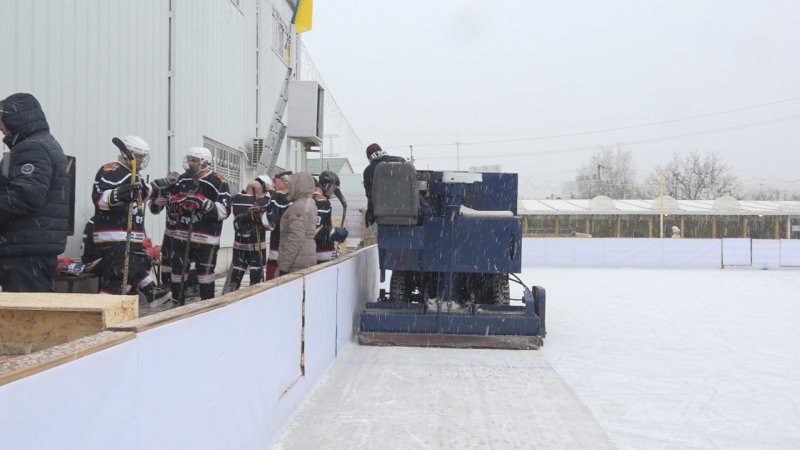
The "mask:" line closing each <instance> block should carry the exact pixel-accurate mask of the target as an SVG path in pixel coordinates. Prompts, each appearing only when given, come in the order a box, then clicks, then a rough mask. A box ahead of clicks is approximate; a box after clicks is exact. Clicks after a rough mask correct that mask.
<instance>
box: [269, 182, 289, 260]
mask: <svg viewBox="0 0 800 450" xmlns="http://www.w3.org/2000/svg"><path fill="white" fill-rule="evenodd" d="M291 204H292V202H290V201H289V198H288V197H287V196H286V192H284V191H275V193H273V194H272V200H270V203H269V223H270V224H271V225H272V232H271V233H270V234H269V259H271V260H274V261H277V260H278V248H279V246H280V239H281V229H280V227H281V217H283V213H284V212H286V209H287V208H288V207H289V206H291Z"/></svg>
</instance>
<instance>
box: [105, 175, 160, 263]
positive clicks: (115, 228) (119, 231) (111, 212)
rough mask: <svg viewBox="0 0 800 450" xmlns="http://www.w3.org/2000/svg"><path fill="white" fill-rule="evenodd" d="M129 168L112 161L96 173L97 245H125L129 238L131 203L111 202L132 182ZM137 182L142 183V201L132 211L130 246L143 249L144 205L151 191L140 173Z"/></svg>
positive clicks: (135, 203)
mask: <svg viewBox="0 0 800 450" xmlns="http://www.w3.org/2000/svg"><path fill="white" fill-rule="evenodd" d="M131 175H132V173H131V171H130V169H129V168H128V167H127V166H125V165H124V164H121V163H119V162H110V163H108V164H105V165H103V167H101V168H100V170H98V171H97V175H95V178H94V189H93V190H92V203H93V204H94V218H93V220H94V232H93V234H92V235H93V241H94V243H95V244H98V245H102V244H110V243H114V242H125V241H126V239H127V235H128V203H123V202H120V203H116V204H115V203H112V201H113V200H112V199H113V197H112V192H113V191H114V189H116V188H118V187H120V186H121V185H123V184H130V183H131ZM136 178H137V180H136V182H138V183H142V191H141V192H142V193H141V196H142V200H143V201H142V202H133V207H132V211H131V222H132V224H131V246H132V248H134V249H138V248H141V245H142V241H143V240H144V211H143V207H142V205H143V204H144V201H146V200H147V196H148V194H149V192H150V189H149V187H148V186H147V185H145V183H144V182H143V181H142V179H141V177H139V176H138V174H137V177H136Z"/></svg>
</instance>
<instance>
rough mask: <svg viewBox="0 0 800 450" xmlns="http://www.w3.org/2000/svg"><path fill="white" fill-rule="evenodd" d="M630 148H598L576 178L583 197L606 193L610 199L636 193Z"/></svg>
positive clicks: (633, 195) (579, 191) (579, 192)
mask: <svg viewBox="0 0 800 450" xmlns="http://www.w3.org/2000/svg"><path fill="white" fill-rule="evenodd" d="M632 161H633V157H632V156H631V152H630V151H626V150H624V149H622V148H620V147H616V148H614V147H600V148H599V150H598V151H597V152H595V153H594V154H593V155H592V158H591V160H589V163H587V164H584V165H583V166H581V168H580V169H579V171H578V175H577V176H576V177H575V183H576V184H577V188H578V194H579V195H580V196H581V197H582V198H593V197H596V196H598V195H606V196H608V197H611V198H633V197H635V196H636V195H637V194H638V188H637V186H636V182H635V179H634V174H633V173H634V171H633V168H632Z"/></svg>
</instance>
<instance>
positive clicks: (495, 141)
mask: <svg viewBox="0 0 800 450" xmlns="http://www.w3.org/2000/svg"><path fill="white" fill-rule="evenodd" d="M797 100H800V96H798V97H790V98H785V99H782V100H775V101H772V102H767V103H761V104H758V105H752V106H745V107H741V108H735V109H728V110H725V111H716V112H712V113H707V114H700V115H696V116H686V117H680V118H677V119H669V120H661V121H658V122H647V123H642V124H638V125H628V126H623V127H614V128H603V129H598V130H590V131H576V132H573V133H564V134H553V135H547V136H534V137H527V138H515V139H492V140H486V141H472V142H458V144H460V145H478V144H509V143H515V142H527V141H536V140H544V139H557V138H563V137H574V136H584V135H587V134H599V133H609V132H612V131H621V130H632V129H635V128H644V127H651V126H655V125H665V124H669V123H675V122H682V121H685V120H695V119H704V118H707V117H713V116H719V115H723V114H730V113H734V112H740V111H747V110H751V109H757V108H763V107H765V106H772V105H778V104H781V103H789V102H793V101H797ZM453 144H454V143H453V142H445V143H428V144H412V145H414V146H415V147H443V146H450V145H453ZM408 145H409V144H404V145H392V146H388V147H387V148H392V149H394V148H401V147H403V148H405V147H408Z"/></svg>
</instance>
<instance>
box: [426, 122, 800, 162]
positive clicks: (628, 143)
mask: <svg viewBox="0 0 800 450" xmlns="http://www.w3.org/2000/svg"><path fill="white" fill-rule="evenodd" d="M797 119H800V114H793V115H789V116H783V117H776V118H774V119H768V120H761V121H758V122H748V123H743V124H739V125H733V126H729V127H722V128H713V129H709V130H701V131H693V132H690V133H682V134H674V135H669V136H661V137H656V138H648V139H638V140H633V141H625V142H617V143H615V145H619V146H632V145H647V144H654V143H658V142H666V141H672V140H676V139H683V138H689V137H697V136H707V135H711V134H719V133H725V132H728V131H735V130H741V129H745V128H754V127H760V126H765V125H774V124H776V123H782V122H789V121H792V120H797ZM461 144H462V145H464V143H463V142H462V143H461ZM450 145H452V144H450ZM597 147H598V145H590V146H584V147H571V148H562V149H553V150H540V151H535V152H524V153H500V154H492V155H490V156H491V157H492V158H506V157H525V156H537V155H546V154H552V153H572V152H582V151H587V150H596V149H597ZM452 158H453V157H452V156H426V157H424V159H452ZM461 158H463V159H469V158H471V159H477V158H486V155H475V156H461Z"/></svg>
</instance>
